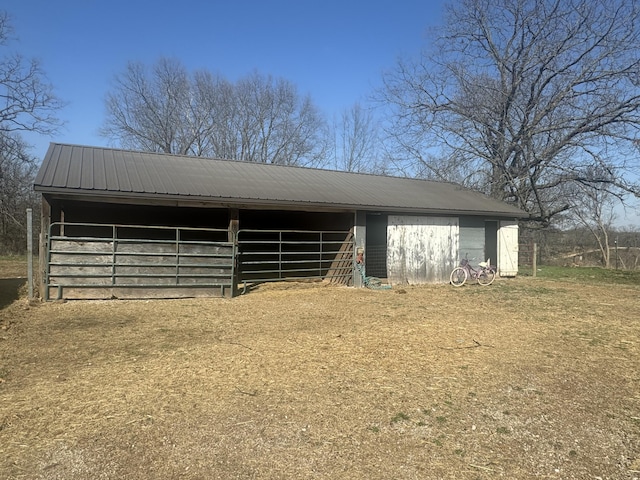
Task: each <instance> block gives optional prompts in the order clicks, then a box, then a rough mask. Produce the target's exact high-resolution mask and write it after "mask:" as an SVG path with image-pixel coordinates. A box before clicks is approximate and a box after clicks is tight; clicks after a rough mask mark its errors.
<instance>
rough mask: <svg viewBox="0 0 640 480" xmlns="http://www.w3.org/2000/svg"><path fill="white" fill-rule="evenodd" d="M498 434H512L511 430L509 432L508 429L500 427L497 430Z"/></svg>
mask: <svg viewBox="0 0 640 480" xmlns="http://www.w3.org/2000/svg"><path fill="white" fill-rule="evenodd" d="M496 433H501V434H508V433H511V430H509V429H508V428H507V427H498V428H496Z"/></svg>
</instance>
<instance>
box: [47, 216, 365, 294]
mask: <svg viewBox="0 0 640 480" xmlns="http://www.w3.org/2000/svg"><path fill="white" fill-rule="evenodd" d="M44 246H45V248H46V258H45V259H44V264H43V265H42V269H41V271H42V272H43V281H42V283H41V286H42V287H43V292H42V296H43V298H44V299H45V300H49V299H63V298H178V297H193V296H225V295H226V296H233V295H234V294H235V293H236V292H237V289H238V286H240V287H242V286H243V285H244V288H245V289H246V287H247V285H252V284H257V283H264V282H273V281H283V280H297V281H301V280H305V281H320V280H322V281H329V282H331V283H334V284H341V285H351V284H352V283H353V258H354V240H353V234H352V232H350V231H310V230H239V231H238V232H236V233H233V232H230V231H229V230H228V229H213V228H187V227H169V226H148V225H120V224H99V223H68V222H56V223H52V224H51V225H50V226H49V230H48V235H47V238H46V241H45V242H44Z"/></svg>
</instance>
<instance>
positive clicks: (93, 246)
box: [46, 236, 234, 299]
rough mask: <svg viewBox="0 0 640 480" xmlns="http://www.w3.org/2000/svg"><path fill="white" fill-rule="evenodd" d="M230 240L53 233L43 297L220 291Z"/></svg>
mask: <svg viewBox="0 0 640 480" xmlns="http://www.w3.org/2000/svg"><path fill="white" fill-rule="evenodd" d="M233 250H234V249H233V244H231V243H222V242H176V241H158V240H148V239H126V240H123V239H119V240H115V241H114V240H112V239H105V238H93V239H88V238H83V239H76V238H73V237H62V236H56V237H53V238H51V240H50V244H49V260H48V275H47V282H46V283H47V287H46V288H47V298H53V299H56V298H68V299H74V298H98V299H104V298H113V297H116V298H177V297H194V296H220V295H224V294H225V293H228V291H229V290H230V288H231V285H232V276H231V275H232V272H233V255H234V252H233Z"/></svg>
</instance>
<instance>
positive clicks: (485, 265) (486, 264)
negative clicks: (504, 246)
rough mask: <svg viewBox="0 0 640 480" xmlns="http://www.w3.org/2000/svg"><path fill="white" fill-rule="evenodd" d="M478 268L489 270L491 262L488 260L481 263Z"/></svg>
mask: <svg viewBox="0 0 640 480" xmlns="http://www.w3.org/2000/svg"><path fill="white" fill-rule="evenodd" d="M478 266H479V267H482V268H487V267H488V266H489V260H487V261H486V262H480V263H479V264H478Z"/></svg>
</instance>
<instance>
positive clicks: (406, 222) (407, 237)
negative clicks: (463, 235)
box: [387, 215, 458, 285]
mask: <svg viewBox="0 0 640 480" xmlns="http://www.w3.org/2000/svg"><path fill="white" fill-rule="evenodd" d="M457 262H458V219H457V218H456V217H423V216H414V215H389V218H388V226H387V278H388V279H389V282H390V283H391V284H392V285H401V284H407V283H408V284H410V285H416V284H420V283H431V282H436V283H437V282H445V281H448V279H449V274H450V273H451V270H453V268H454V267H455V266H456V265H457Z"/></svg>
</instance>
